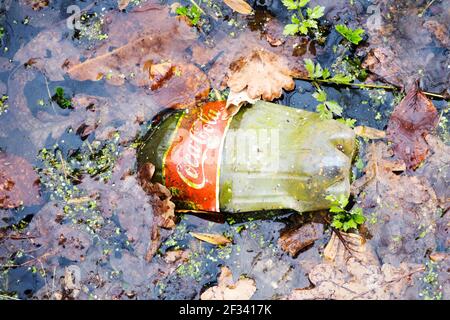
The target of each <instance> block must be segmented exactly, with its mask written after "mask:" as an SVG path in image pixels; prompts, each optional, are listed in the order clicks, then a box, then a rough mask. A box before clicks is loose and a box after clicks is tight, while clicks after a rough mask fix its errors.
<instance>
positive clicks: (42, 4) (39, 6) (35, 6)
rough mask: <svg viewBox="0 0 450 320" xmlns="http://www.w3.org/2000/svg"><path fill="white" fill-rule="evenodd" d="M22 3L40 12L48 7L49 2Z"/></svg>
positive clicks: (36, 0)
mask: <svg viewBox="0 0 450 320" xmlns="http://www.w3.org/2000/svg"><path fill="white" fill-rule="evenodd" d="M21 2H22V3H23V4H25V5H27V6H31V7H32V8H33V10H36V11H39V10H41V9H44V8H46V7H47V6H48V4H49V2H50V1H49V0H21Z"/></svg>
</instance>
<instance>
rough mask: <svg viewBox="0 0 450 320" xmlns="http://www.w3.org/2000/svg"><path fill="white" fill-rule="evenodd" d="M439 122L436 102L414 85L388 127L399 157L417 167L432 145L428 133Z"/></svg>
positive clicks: (394, 148)
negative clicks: (428, 141)
mask: <svg viewBox="0 0 450 320" xmlns="http://www.w3.org/2000/svg"><path fill="white" fill-rule="evenodd" d="M438 122H439V114H438V112H437V110H436V108H435V107H434V105H433V103H432V102H431V101H430V100H429V99H428V98H427V97H426V96H425V95H424V94H423V93H422V92H421V91H419V90H418V89H417V88H415V87H414V88H412V89H411V90H410V91H409V92H408V94H407V95H406V97H405V98H404V99H403V100H402V101H401V102H400V104H399V105H398V106H397V107H396V108H395V109H394V112H393V113H392V115H391V118H390V119H389V123H388V127H387V138H388V139H389V141H391V142H392V143H393V150H394V153H395V155H396V156H397V157H399V158H400V159H402V160H404V161H405V163H406V165H407V166H408V168H412V169H415V168H417V166H419V164H420V163H421V162H422V161H423V160H425V159H426V157H427V155H428V153H429V145H428V143H427V142H426V140H425V138H424V137H425V136H426V135H427V134H428V133H430V132H431V131H432V130H433V129H434V128H435V127H436V126H437V124H438Z"/></svg>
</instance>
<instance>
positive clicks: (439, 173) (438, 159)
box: [416, 135, 450, 212]
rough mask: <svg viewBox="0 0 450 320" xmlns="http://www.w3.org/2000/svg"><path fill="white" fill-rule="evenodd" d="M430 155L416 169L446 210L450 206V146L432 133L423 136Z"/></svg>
mask: <svg viewBox="0 0 450 320" xmlns="http://www.w3.org/2000/svg"><path fill="white" fill-rule="evenodd" d="M425 140H426V141H427V143H428V145H429V146H430V149H431V155H430V156H429V157H428V158H427V160H426V162H425V163H424V165H423V166H421V167H420V168H419V169H417V170H416V173H417V174H418V175H422V176H424V177H426V178H427V179H428V181H429V182H430V184H431V186H432V187H433V189H434V192H435V193H436V197H437V199H438V201H439V205H440V207H441V208H442V209H443V210H444V212H447V210H448V209H449V208H450V188H449V187H448V185H449V181H450V146H448V145H446V144H445V143H444V142H442V141H441V140H440V139H439V138H437V137H435V136H433V135H427V136H426V137H425Z"/></svg>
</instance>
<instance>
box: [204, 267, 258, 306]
mask: <svg viewBox="0 0 450 320" xmlns="http://www.w3.org/2000/svg"><path fill="white" fill-rule="evenodd" d="M217 282H218V283H217V286H214V287H211V288H209V289H208V290H206V291H205V292H203V294H202V295H201V296H200V299H201V300H249V299H250V298H251V297H252V296H253V294H254V293H255V291H256V283H255V281H254V280H253V279H249V278H241V279H239V280H238V281H236V282H233V274H232V273H231V270H230V269H229V268H228V267H222V268H221V273H220V276H219V278H218V279H217Z"/></svg>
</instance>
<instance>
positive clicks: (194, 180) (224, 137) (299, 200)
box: [138, 101, 355, 212]
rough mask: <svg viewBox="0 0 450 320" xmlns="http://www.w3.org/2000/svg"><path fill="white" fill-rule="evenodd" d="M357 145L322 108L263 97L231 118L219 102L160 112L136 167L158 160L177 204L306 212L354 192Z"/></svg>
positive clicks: (158, 178)
mask: <svg viewBox="0 0 450 320" xmlns="http://www.w3.org/2000/svg"><path fill="white" fill-rule="evenodd" d="M354 150H355V135H354V132H353V130H352V129H350V128H348V127H347V126H345V125H344V124H342V123H340V122H338V121H335V120H322V119H320V118H319V115H318V114H317V113H314V112H309V111H305V110H300V109H294V108H290V107H286V106H281V105H277V104H273V103H268V102H263V101H260V102H257V103H255V104H254V105H252V106H248V107H243V108H241V109H240V110H239V112H238V113H237V114H236V115H234V116H232V117H228V116H227V112H226V109H225V102H223V101H220V102H210V103H206V104H204V105H203V106H201V107H199V108H197V109H195V110H189V111H187V110H184V111H176V112H174V113H171V114H170V115H169V116H166V117H165V118H163V120H161V121H160V123H159V124H157V125H156V126H155V127H154V128H153V129H152V130H151V131H150V132H149V134H148V135H147V137H146V139H145V141H144V145H143V147H142V148H141V149H140V150H139V152H138V165H139V166H142V165H144V164H145V163H147V162H150V163H152V164H154V165H155V167H156V169H155V174H154V176H153V178H152V180H153V181H152V182H159V183H162V184H164V185H165V186H166V187H168V188H169V190H171V192H172V194H173V199H174V201H175V202H176V204H177V208H179V209H190V210H200V211H213V212H219V211H220V212H247V211H257V210H275V209H293V210H296V211H299V212H304V211H313V210H320V209H326V208H329V205H330V203H329V201H328V200H326V199H325V197H326V196H327V195H330V194H331V195H335V196H338V195H341V194H345V195H349V192H350V168H351V161H352V157H353V153H354Z"/></svg>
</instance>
